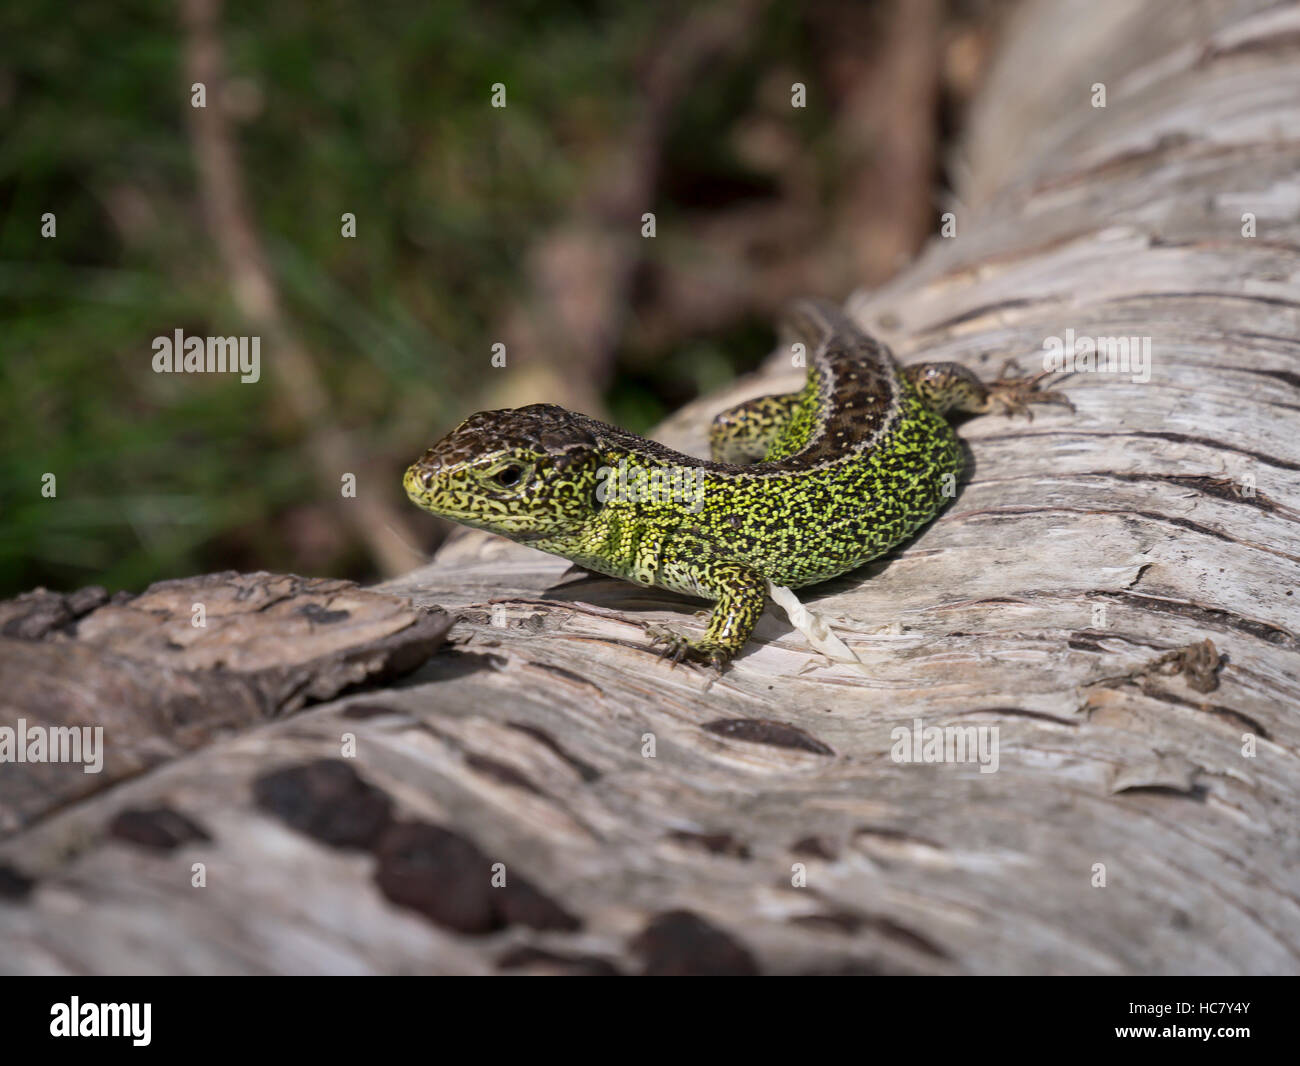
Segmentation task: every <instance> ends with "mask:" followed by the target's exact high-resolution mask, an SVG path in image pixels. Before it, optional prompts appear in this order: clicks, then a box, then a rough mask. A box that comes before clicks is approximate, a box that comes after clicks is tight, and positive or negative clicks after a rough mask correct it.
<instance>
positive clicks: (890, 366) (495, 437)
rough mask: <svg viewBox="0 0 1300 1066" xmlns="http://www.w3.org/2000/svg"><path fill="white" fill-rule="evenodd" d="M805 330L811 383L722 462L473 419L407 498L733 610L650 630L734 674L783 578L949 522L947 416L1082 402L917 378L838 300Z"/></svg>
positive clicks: (747, 411) (921, 374)
mask: <svg viewBox="0 0 1300 1066" xmlns="http://www.w3.org/2000/svg"><path fill="white" fill-rule="evenodd" d="M791 325H792V326H793V327H794V331H795V335H796V336H797V337H798V338H799V339H800V340H802V341H803V342H804V343H805V344H806V346H807V352H808V378H807V381H806V383H805V385H804V387H803V389H802V390H801V391H799V392H795V393H789V394H787V395H782V396H765V397H761V398H759V399H756V400H750V401H748V402H746V403H743V404H740V405H739V406H737V407H733V408H731V409H730V410H728V411H724V412H723V413H722V414H720V415H718V416H717V418H716V419H715V420H714V422H713V426H712V428H711V432H710V447H711V450H712V453H713V460H712V461H707V460H702V459H696V458H693V457H691V456H688V455H683V454H681V453H680V452H676V451H673V450H672V449H670V448H667V447H665V446H664V445H662V444H658V443H656V442H655V441H651V440H646V439H645V438H643V437H639V436H636V435H635V434H633V433H629V432H627V431H626V430H622V429H619V428H617V427H616V426H610V425H606V424H605V423H603V422H597V421H596V420H595V419H592V418H588V417H587V416H585V415H580V414H574V413H572V412H570V411H566V410H565V409H564V408H562V407H557V406H555V405H554V404H532V405H531V406H528V407H521V408H517V409H515V410H505V411H481V412H479V413H478V414H476V415H472V416H470V417H469V418H468V419H466V420H465V421H464V422H462V423H461V424H460V425H459V426H457V427H456V429H454V430H452V432H451V433H449V434H448V435H447V436H446V437H444V438H443V439H442V440H441V441H440V442H439V443H438V444H436V445H434V446H433V447H432V448H430V449H429V450H428V451H427V452H425V453H424V455H423V456H421V457H420V459H418V460H417V461H416V462H415V463H413V464H412V465H411V467H410V468H409V469H408V470H407V471H406V476H405V478H404V479H403V482H402V484H403V487H404V488H405V489H406V492H407V495H408V496H410V498H411V499H412V500H413V501H414V502H415V503H416V504H418V505H419V506H420V507H423V508H424V509H425V510H427V511H432V512H433V513H434V514H437V515H442V516H444V517H446V518H451V519H454V520H455V521H457V522H462V523H464V524H465V525H468V526H474V527H477V528H479V529H486V530H490V531H491V532H493V533H499V534H501V535H502V536H505V537H509V538H510V539H511V540H515V541H518V542H520V543H523V544H528V545H531V546H532V547H534V548H540V549H541V550H542V551H546V552H550V553H552V554H553V555H560V556H563V557H565V558H566V559H569V560H571V561H572V562H574V563H576V564H577V565H579V566H581V567H584V568H585V569H588V570H594V571H597V572H599V573H602V574H609V575H611V576H614V577H620V578H624V579H626V580H628V581H635V582H639V583H640V584H643V585H657V586H659V587H661V588H666V589H671V590H672V591H674V592H679V593H683V594H686V595H693V596H702V597H704V598H705V599H708V600H714V601H716V606H715V607H714V608H713V611H712V614H711V615H710V618H709V623H708V626H707V628H706V629H705V631H704V635H703V636H702V637H701V638H699V639H691V638H688V637H685V636H683V635H681V634H679V633H676V632H673V631H671V630H665V629H660V628H657V627H651V629H650V630H649V635H650V636H651V637H652V638H653V639H652V646H653V645H657V644H664V645H665V648H664V654H667V655H670V656H671V657H672V658H673V661H674V662H677V661H679V660H680V659H681V658H682V657H683V656H686V655H690V656H692V657H694V658H698V659H701V660H703V661H705V662H707V663H711V664H713V665H714V666H715V667H716V668H718V669H721V668H722V667H723V666H724V665H725V664H726V663H727V662H728V661H729V660H730V659H731V658H732V656H734V655H735V654H736V653H737V652H739V651H740V650H741V649H742V648H743V647H744V646H745V643H746V641H748V639H749V636H750V634H751V632H752V631H753V629H754V626H755V624H756V623H757V622H758V619H759V616H760V615H761V614H762V613H763V609H764V606H765V604H766V595H767V582H768V581H771V582H773V583H774V584H776V585H784V586H787V587H790V588H798V587H800V586H803V585H812V584H815V583H816V582H819V581H825V580H827V579H828V578H832V577H835V576H836V575H838V574H842V573H844V572H846V571H848V570H852V569H854V568H855V567H858V566H861V565H862V564H863V563H865V562H867V561H868V560H869V559H874V558H875V557H877V556H879V555H882V554H884V553H885V552H887V551H889V550H890V549H891V548H893V547H894V546H895V545H897V544H899V543H900V542H901V541H903V540H905V539H907V537H908V536H910V535H911V534H912V533H913V532H914V531H915V530H916V529H918V528H919V527H920V526H922V525H924V524H925V523H926V522H928V521H929V520H930V519H931V518H933V517H934V515H935V514H936V513H937V512H938V511H939V510H940V508H941V507H942V506H943V505H944V503H945V501H946V499H947V498H948V497H950V496H951V495H953V487H954V486H955V484H956V481H957V478H958V476H960V474H961V472H962V467H963V459H962V452H961V449H960V446H959V444H958V441H957V437H956V435H955V434H954V433H953V431H952V428H951V427H950V426H949V425H948V423H947V421H946V420H945V419H944V417H943V416H944V415H945V414H947V413H949V412H965V413H985V412H988V411H991V410H993V409H994V408H995V406H1001V407H1002V408H1003V409H1004V410H1006V411H1007V412H1008V413H1015V412H1018V411H1025V410H1027V408H1026V405H1027V404H1029V403H1061V404H1065V405H1067V406H1070V402H1069V400H1068V399H1066V397H1065V396H1064V395H1062V394H1061V393H1059V392H1052V391H1046V390H1040V389H1039V386H1038V382H1039V381H1040V379H1041V378H1042V377H1044V376H1045V375H1043V374H1039V375H1037V376H1035V377H1029V378H1007V377H1005V376H1004V377H1002V378H1000V379H999V380H998V381H997V382H995V383H994V384H992V385H984V384H982V383H981V382H980V381H979V379H978V378H977V377H976V376H975V375H974V374H973V373H971V371H969V370H967V369H966V368H965V367H963V366H961V365H959V364H957V363H926V364H920V365H917V366H908V367H901V368H900V367H899V366H898V364H897V363H896V362H895V361H894V358H893V356H892V355H891V354H890V352H889V349H888V348H886V347H885V346H884V345H883V344H881V343H879V342H878V341H876V340H874V339H873V338H871V337H870V336H868V335H867V334H866V333H864V332H863V331H862V330H861V329H859V328H858V327H857V326H856V325H855V324H854V323H852V322H851V321H850V320H849V319H848V318H847V317H845V316H844V315H843V314H842V313H841V312H839V311H838V310H836V309H835V308H833V307H831V306H830V305H826V304H821V303H815V302H812V301H803V302H800V303H799V304H797V305H796V306H795V308H794V310H793V313H792V315H791ZM1031 417H1032V414H1031Z"/></svg>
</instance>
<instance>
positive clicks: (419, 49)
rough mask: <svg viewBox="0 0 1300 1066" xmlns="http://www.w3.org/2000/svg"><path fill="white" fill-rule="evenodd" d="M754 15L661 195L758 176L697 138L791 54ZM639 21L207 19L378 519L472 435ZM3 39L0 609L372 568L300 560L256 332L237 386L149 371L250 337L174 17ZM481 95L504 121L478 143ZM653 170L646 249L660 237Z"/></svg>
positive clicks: (6, 20) (691, 380)
mask: <svg viewBox="0 0 1300 1066" xmlns="http://www.w3.org/2000/svg"><path fill="white" fill-rule="evenodd" d="M682 10H684V8H683V9H682ZM765 11H766V13H765V14H764V19H765V26H764V29H763V30H762V32H760V33H759V34H758V36H757V38H756V44H755V45H754V48H753V49H751V51H750V52H749V53H747V54H746V55H744V56H743V57H741V58H740V59H739V60H737V61H735V62H729V63H726V64H721V65H719V68H718V70H717V71H716V72H715V73H714V74H712V75H711V80H710V85H709V87H708V91H700V92H693V93H691V94H689V99H688V100H686V101H685V102H684V103H683V106H682V107H681V109H680V114H679V115H677V116H675V118H674V123H675V125H674V129H673V130H672V131H671V135H670V137H669V139H668V141H669V147H668V154H669V156H670V160H669V162H670V164H672V161H673V160H676V161H677V163H676V165H678V166H680V167H684V168H686V169H687V170H688V171H689V177H690V179H691V180H689V181H687V180H681V181H678V182H677V185H678V187H679V188H680V189H682V190H689V188H696V189H698V188H699V187H700V181H699V180H698V179H699V178H700V176H701V175H704V176H705V177H708V176H712V177H713V178H715V179H717V181H720V182H723V183H726V182H730V183H732V184H733V185H736V184H739V185H740V186H742V187H743V186H745V185H746V183H748V184H749V185H753V186H761V185H762V181H763V178H762V176H761V175H753V174H749V173H747V172H746V171H745V168H744V166H742V165H741V164H739V163H738V162H737V161H736V159H735V158H734V157H733V156H732V154H731V153H730V152H729V150H728V148H727V145H726V140H725V138H721V137H719V136H717V135H716V128H717V125H718V124H719V123H725V122H726V121H727V119H726V115H727V114H728V113H729V112H730V111H734V110H736V109H740V108H742V107H743V101H744V100H745V99H746V98H749V97H752V94H753V92H754V86H755V83H756V81H757V79H758V78H759V77H760V76H761V73H762V71H763V70H765V69H766V68H767V67H768V66H770V65H771V63H772V62H774V61H775V60H776V59H778V58H783V57H784V56H785V55H786V54H787V53H789V52H790V51H791V50H795V51H797V50H798V48H799V47H800V43H799V41H800V38H799V34H798V32H797V20H795V19H794V18H793V16H791V15H790V13H789V12H788V11H786V10H785V9H784V8H783V7H782V6H780V5H776V6H773V7H771V8H768V9H765ZM662 15H663V12H662V9H660V8H656V6H655V5H645V4H642V3H638V2H631V0H627V2H604V3H598V2H576V0H575V2H570V3H563V2H551V0H548V2H546V3H541V2H537V3H514V4H498V3H491V2H482V0H477V2H462V0H437V2H435V3H432V4H427V3H415V2H403V3H395V2H384V0H377V2H373V3H367V4H344V3H307V2H305V0H294V2H280V3H275V4H269V5H264V4H260V3H252V2H247V0H243V2H235V3H230V4H228V5H227V6H226V7H225V9H224V11H223V14H222V16H221V24H222V39H223V41H224V44H225V48H226V53H227V56H226V58H227V73H228V76H229V78H230V79H231V91H232V94H233V98H234V100H235V101H236V104H237V106H238V108H239V121H237V123H236V124H235V132H236V135H237V137H238V142H239V149H240V153H241V161H242V168H243V171H244V178H245V181H246V184H247V188H248V193H249V200H250V205H251V210H252V213H253V215H254V220H255V223H256V225H257V227H258V230H259V232H260V233H261V236H262V238H263V240H264V242H265V244H266V247H267V249H268V251H269V255H270V257H271V266H272V270H273V272H274V274H275V276H276V278H277V280H278V283H279V284H280V286H281V289H282V296H283V299H284V302H285V306H286V311H287V312H288V314H289V315H290V317H291V319H292V321H293V323H294V327H295V329H296V330H297V331H298V332H299V334H300V336H301V337H302V339H303V341H304V342H305V344H306V346H307V349H308V350H309V351H310V352H311V353H312V354H313V357H314V359H315V360H316V363H317V366H318V369H319V371H320V373H321V374H322V376H323V379H324V381H325V383H326V385H327V387H328V389H329V392H330V396H331V402H332V404H333V412H334V417H335V418H336V419H337V421H338V424H339V425H341V426H343V427H345V428H346V429H347V430H348V431H349V433H351V434H352V435H353V439H354V440H357V441H360V442H362V443H363V444H364V447H365V449H366V452H367V457H368V458H370V459H374V460H377V461H378V463H379V465H380V466H381V467H383V466H385V465H386V466H388V467H391V469H392V471H393V478H392V480H393V484H392V485H391V486H384V487H382V489H374V488H373V487H371V486H366V487H363V491H371V490H373V491H385V492H391V493H392V495H393V497H394V499H396V498H397V496H398V490H397V485H396V478H397V475H398V474H399V473H400V470H401V468H402V466H403V465H404V464H405V463H406V462H407V461H409V459H410V458H411V457H412V456H413V455H414V454H415V453H416V452H418V451H419V450H420V449H422V448H423V447H425V446H426V445H427V444H428V443H430V442H431V440H432V439H433V437H434V436H435V434H436V433H439V432H442V431H444V430H445V429H447V428H449V426H450V425H452V424H454V423H455V422H456V421H457V420H459V419H460V418H461V417H463V416H464V415H465V414H467V413H468V412H467V410H466V407H465V405H466V403H467V402H468V401H469V399H470V398H471V397H472V396H473V395H474V393H475V392H476V390H478V389H479V388H480V387H481V385H482V382H481V378H482V370H481V367H482V366H483V365H484V362H483V359H482V358H481V356H480V353H479V349H480V348H481V347H482V346H483V338H484V336H486V335H487V334H488V331H489V330H490V328H491V327H492V325H493V323H494V322H496V321H498V319H497V316H498V315H499V313H500V310H501V308H502V307H503V306H504V305H506V304H507V303H508V302H509V301H510V300H511V299H512V298H513V297H515V296H517V295H518V293H519V289H520V286H521V268H522V263H521V260H522V254H523V251H524V250H525V249H527V248H528V246H529V244H530V242H531V241H533V240H534V239H535V238H536V237H537V235H538V234H539V233H540V232H542V231H543V230H544V229H545V227H547V226H548V225H551V224H552V223H554V222H555V221H556V219H557V218H559V217H560V216H561V215H562V213H563V211H564V210H565V208H566V206H567V205H568V204H569V202H570V200H571V198H572V196H573V195H574V190H575V185H576V184H577V183H578V181H579V178H580V176H581V174H582V173H583V172H584V171H585V169H586V168H587V166H588V164H589V162H590V160H591V159H593V158H595V157H598V156H599V154H600V153H601V152H602V151H604V150H605V147H604V146H605V145H606V144H607V143H608V142H609V140H610V139H611V138H613V137H616V136H617V134H618V131H619V130H620V129H621V128H623V127H624V126H625V125H626V123H628V122H629V121H630V120H631V119H632V118H633V117H634V116H635V114H636V109H637V108H638V106H639V100H638V95H637V93H638V87H637V83H636V79H635V77H634V76H633V73H632V72H633V71H634V70H635V67H636V63H637V62H638V59H639V57H640V56H641V55H642V52H643V49H644V44H645V41H646V40H647V39H648V38H650V37H652V36H653V34H654V33H655V32H656V28H657V27H658V26H659V24H660V21H661V19H662ZM0 41H2V42H3V44H0V453H2V454H3V464H2V465H0V595H12V594H13V593H15V592H17V591H20V590H23V589H26V588H30V587H32V586H35V585H42V584H43V585H46V586H49V587H53V588H59V589H70V588H75V587H78V586H80V585H85V584H89V583H99V584H104V585H106V586H108V587H109V589H110V590H116V589H119V588H126V589H132V590H135V589H139V588H141V587H143V586H144V585H145V584H147V583H148V582H150V581H153V580H158V579H160V578H164V577H172V576H179V575H183V574H188V573H192V572H198V571H203V570H211V569H219V568H223V567H226V566H240V567H255V566H256V567H265V568H268V569H286V570H309V571H313V572H324V573H332V574H337V575H339V576H351V577H355V578H359V579H367V578H371V577H373V576H375V572H374V567H373V564H372V563H371V561H370V560H369V559H368V557H367V555H366V553H365V552H364V550H363V549H361V548H360V546H359V545H357V544H355V543H350V542H348V541H347V540H346V538H344V540H343V541H341V542H340V541H338V540H330V539H329V538H324V543H323V544H322V545H317V547H316V549H315V553H314V554H310V553H308V554H305V552H304V547H303V539H304V538H303V536H302V534H301V529H302V527H303V525H304V523H305V524H306V525H307V526H310V525H311V523H312V522H319V521H321V520H322V519H321V517H320V516H321V514H322V512H320V511H313V510H312V508H311V504H312V501H313V500H315V499H317V497H318V495H319V492H320V489H319V487H318V485H317V483H316V481H315V479H314V476H313V472H312V470H311V467H310V463H309V462H308V461H307V460H306V457H305V456H304V455H303V447H304V441H303V433H302V428H301V427H297V426H294V425H293V423H292V420H291V419H290V418H288V417H287V414H286V412H285V411H284V410H283V409H282V405H281V404H280V403H277V400H276V396H275V392H274V390H273V389H272V388H270V387H268V385H267V372H266V368H265V364H266V360H267V359H268V358H271V357H273V356H272V354H271V353H268V351H267V349H266V345H265V342H264V344H263V352H262V354H263V377H262V384H261V385H260V386H251V385H243V384H240V383H238V381H237V380H236V379H235V378H233V377H221V378H218V377H216V376H208V375H199V376H182V375H157V374H154V373H153V372H152V371H151V369H150V361H151V358H152V349H151V341H152V339H153V338H154V337H155V336H158V335H164V334H165V335H170V334H171V333H172V331H173V330H175V329H177V328H182V329H184V330H185V332H186V333H187V334H195V335H223V336H224V335H232V334H241V333H247V332H249V330H248V328H247V325H246V324H245V323H244V322H243V321H241V319H240V316H239V315H238V314H237V313H236V311H235V308H234V307H233V306H232V303H231V301H230V299H229V295H228V293H229V289H228V279H227V278H226V276H225V274H224V271H223V269H222V267H221V264H220V261H219V258H218V256H217V254H216V250H215V248H214V247H213V245H212V242H211V239H210V237H209V235H208V233H207V232H206V231H205V227H204V220H203V218H202V215H201V211H200V207H199V199H198V195H197V191H196V177H195V173H194V158H193V155H192V152H191V146H190V141H189V137H188V135H187V129H186V125H185V119H186V115H185V108H187V107H188V106H189V86H188V84H186V78H185V75H184V71H183V69H182V61H183V53H182V49H183V35H182V31H181V27H180V23H179V15H178V12H177V11H176V9H175V8H173V7H172V6H171V5H168V4H156V3H146V2H143V0H129V2H114V3H104V4H98V3H97V4H76V5H63V4H60V3H55V2H29V0H11V2H10V3H8V4H6V5H5V8H4V10H3V13H0ZM495 81H501V82H504V83H506V84H507V85H508V86H509V94H510V106H509V107H508V108H507V109H505V110H504V111H501V112H493V113H492V116H491V121H488V120H487V119H486V116H487V96H488V92H489V86H490V85H491V83H492V82H495ZM673 178H674V171H673V170H672V166H670V167H669V173H668V174H667V176H666V186H667V187H668V189H669V192H668V193H666V194H665V197H664V202H663V203H657V204H656V205H655V208H656V210H659V211H661V212H662V213H661V214H660V226H661V227H664V226H671V225H672V224H673V222H674V220H675V218H677V217H679V216H678V215H677V214H675V212H677V211H678V210H679V207H678V205H675V203H674V195H675V194H674V193H673V192H672V188H673ZM705 184H707V181H706V182H705ZM682 195H683V196H684V197H687V196H689V191H684V192H683V194H682ZM686 206H689V205H686ZM46 211H51V212H54V213H55V214H56V216H57V226H58V233H57V238H55V239H42V237H41V236H40V218H41V215H42V213H43V212H46ZM345 211H351V212H354V213H355V214H356V216H357V236H356V238H355V239H346V240H345V239H342V238H341V236H340V215H341V214H342V213H343V212H345ZM768 340H770V335H767V334H765V333H764V331H763V329H762V328H761V327H759V326H756V324H754V323H752V322H750V323H741V324H738V325H737V327H736V328H735V330H734V331H732V332H731V333H729V334H727V335H722V336H717V337H712V338H706V339H704V340H702V341H700V342H698V343H697V344H695V345H693V346H690V347H688V348H686V349H684V350H682V351H677V352H669V353H659V352H641V353H636V356H635V358H633V359H632V360H631V362H630V363H629V365H628V366H626V367H625V368H624V369H622V370H621V371H619V372H617V373H615V375H614V376H613V384H612V386H611V388H610V390H609V394H608V400H609V406H610V409H611V411H612V412H613V414H614V416H615V417H616V418H617V419H618V420H620V421H622V422H623V423H624V424H626V425H629V426H630V428H633V429H638V430H643V429H645V428H647V427H648V426H649V425H651V424H652V423H653V422H654V421H655V420H657V419H658V418H660V417H662V415H663V414H665V413H666V412H667V411H668V410H671V409H672V408H673V407H675V406H676V405H677V404H679V403H680V402H683V401H684V400H686V399H689V398H691V396H693V395H695V394H697V393H699V392H700V391H702V390H705V389H708V388H712V387H715V386H716V385H718V384H720V383H722V382H723V381H725V380H726V379H727V378H728V377H729V376H731V375H732V374H733V373H735V372H736V370H737V369H738V368H741V369H744V368H747V367H751V366H753V365H755V364H756V362H757V361H758V359H759V358H760V357H761V356H762V355H763V354H764V353H765V351H766V344H767V341H768ZM467 353H473V355H472V357H471V356H470V355H468V354H467ZM46 473H53V474H55V475H56V477H57V488H58V495H57V497H56V498H54V499H46V498H43V497H42V496H41V494H40V488H41V484H42V477H43V475H45V474H46ZM304 508H305V510H304ZM295 516H296V517H295ZM295 530H298V532H297V533H295ZM307 539H310V538H307Z"/></svg>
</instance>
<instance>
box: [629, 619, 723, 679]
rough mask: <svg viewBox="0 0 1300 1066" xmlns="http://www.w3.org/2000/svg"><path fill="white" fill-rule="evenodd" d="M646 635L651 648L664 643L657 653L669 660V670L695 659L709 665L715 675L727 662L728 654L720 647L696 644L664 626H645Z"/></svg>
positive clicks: (720, 674)
mask: <svg viewBox="0 0 1300 1066" xmlns="http://www.w3.org/2000/svg"><path fill="white" fill-rule="evenodd" d="M646 636H648V637H649V638H650V647H651V648H655V647H657V646H658V645H660V644H662V645H664V648H663V650H662V651H660V652H659V655H660V657H661V658H664V659H667V660H668V661H669V663H670V665H669V667H668V668H669V669H670V670H672V669H675V668H676V666H677V664H678V663H680V662H689V661H691V660H693V659H697V660H700V661H701V662H702V663H703V664H704V665H706V666H711V667H712V668H713V670H714V672H715V675H716V676H718V677H721V676H722V670H723V667H725V666H726V664H727V658H728V656H727V654H726V653H725V652H724V651H722V650H721V649H719V648H714V647H711V646H708V645H700V644H697V643H696V642H695V641H693V640H691V639H690V638H689V637H685V636H683V635H682V634H681V633H678V632H676V631H675V630H672V629H669V628H667V627H666V626H659V625H652V626H646Z"/></svg>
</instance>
